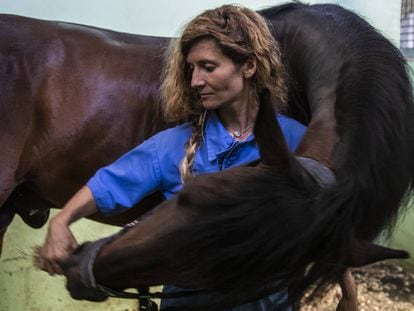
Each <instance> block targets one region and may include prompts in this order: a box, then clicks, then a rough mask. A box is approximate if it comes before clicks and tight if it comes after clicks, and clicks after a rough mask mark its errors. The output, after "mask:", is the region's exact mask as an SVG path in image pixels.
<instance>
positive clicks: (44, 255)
mask: <svg viewBox="0 0 414 311" xmlns="http://www.w3.org/2000/svg"><path fill="white" fill-rule="evenodd" d="M77 246H78V243H77V242H76V239H75V237H74V236H73V234H72V231H70V229H69V226H68V225H67V224H66V223H64V222H62V221H60V220H59V215H58V216H56V217H55V218H54V219H52V220H51V222H50V225H49V229H48V232H47V236H46V240H45V243H44V244H43V246H42V247H41V248H40V251H39V256H40V258H39V259H38V266H39V268H40V269H42V270H44V271H46V272H48V273H49V274H50V275H54V274H62V273H63V271H62V268H61V267H60V264H61V262H62V261H63V260H65V259H66V258H67V257H68V254H69V252H71V251H72V250H73V249H75V248H76V247H77Z"/></svg>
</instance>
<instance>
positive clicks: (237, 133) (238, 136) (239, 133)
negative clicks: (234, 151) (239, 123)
mask: <svg viewBox="0 0 414 311" xmlns="http://www.w3.org/2000/svg"><path fill="white" fill-rule="evenodd" d="M241 134H242V133H241V131H234V132H233V136H234V137H236V138H240V136H241Z"/></svg>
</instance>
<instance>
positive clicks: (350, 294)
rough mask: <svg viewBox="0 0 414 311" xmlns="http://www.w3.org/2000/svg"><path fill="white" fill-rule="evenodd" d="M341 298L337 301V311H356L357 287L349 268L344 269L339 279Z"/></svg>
mask: <svg viewBox="0 0 414 311" xmlns="http://www.w3.org/2000/svg"><path fill="white" fill-rule="evenodd" d="M339 285H340V286H341V290H342V298H341V300H340V301H339V303H338V307H337V308H336V310H337V311H358V287H357V285H356V283H355V279H354V277H353V276H352V273H351V270H350V269H346V270H345V272H344V273H343V274H342V275H341V277H340V279H339Z"/></svg>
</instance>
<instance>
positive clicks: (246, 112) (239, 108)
mask: <svg viewBox="0 0 414 311" xmlns="http://www.w3.org/2000/svg"><path fill="white" fill-rule="evenodd" d="M257 111H258V104H257V101H256V99H251V101H247V100H246V101H245V102H243V103H239V104H238V105H232V106H227V107H222V108H220V109H218V110H217V115H218V117H219V118H220V120H221V122H222V123H223V125H224V127H225V128H226V129H227V131H228V132H229V133H230V134H231V135H232V136H233V137H234V138H235V139H238V138H246V137H247V136H248V135H249V134H250V133H252V132H253V127H254V122H255V120H256V115H257Z"/></svg>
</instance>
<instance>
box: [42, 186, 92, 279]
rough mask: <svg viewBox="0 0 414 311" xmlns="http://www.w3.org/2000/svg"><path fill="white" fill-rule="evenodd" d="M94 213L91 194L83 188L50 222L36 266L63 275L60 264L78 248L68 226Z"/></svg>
mask: <svg viewBox="0 0 414 311" xmlns="http://www.w3.org/2000/svg"><path fill="white" fill-rule="evenodd" d="M96 212H97V208H96V205H95V201H94V198H93V194H92V192H91V190H90V189H89V188H88V187H87V186H83V187H82V188H81V189H80V190H79V191H78V192H77V193H76V194H75V195H74V196H73V197H72V198H71V199H70V200H69V201H68V202H67V203H66V204H65V206H64V207H63V209H62V210H61V211H60V212H59V213H58V214H57V215H56V216H55V217H54V218H53V219H52V220H51V221H50V223H49V229H48V232H47V236H46V240H45V243H44V244H43V246H42V247H41V248H40V250H39V251H38V255H39V258H38V259H37V262H36V264H37V266H38V267H39V268H40V269H42V270H44V271H46V272H48V273H49V274H50V275H54V274H63V271H62V268H61V267H60V264H61V263H62V261H63V260H65V259H66V258H67V257H68V255H69V253H70V252H71V251H72V250H73V249H75V248H76V247H78V243H77V242H76V239H75V237H74V236H73V234H72V231H70V229H69V225H70V224H72V223H73V222H75V221H77V220H78V219H81V218H83V217H87V216H90V215H92V214H94V213H96Z"/></svg>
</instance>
